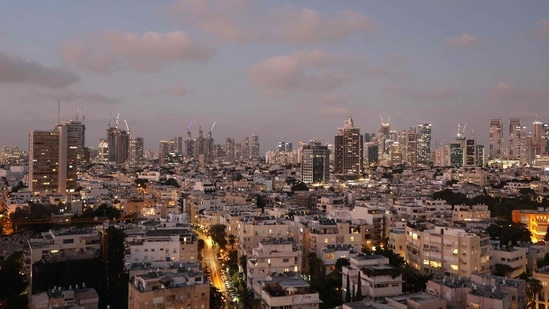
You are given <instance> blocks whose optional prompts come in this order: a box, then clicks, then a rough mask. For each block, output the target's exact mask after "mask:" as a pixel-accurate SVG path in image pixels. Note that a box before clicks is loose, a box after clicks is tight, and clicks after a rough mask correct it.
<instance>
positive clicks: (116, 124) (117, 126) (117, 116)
mask: <svg viewBox="0 0 549 309" xmlns="http://www.w3.org/2000/svg"><path fill="white" fill-rule="evenodd" d="M118 118H120V113H118V114H117V115H116V121H115V122H114V125H115V126H116V128H117V129H118V128H119V124H118Z"/></svg>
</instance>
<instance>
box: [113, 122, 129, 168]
mask: <svg viewBox="0 0 549 309" xmlns="http://www.w3.org/2000/svg"><path fill="white" fill-rule="evenodd" d="M129 153H130V133H129V132H128V131H125V130H119V131H118V135H117V140H116V164H124V163H125V162H126V161H127V160H128V156H129Z"/></svg>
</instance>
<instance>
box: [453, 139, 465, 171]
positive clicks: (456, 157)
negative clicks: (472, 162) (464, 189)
mask: <svg viewBox="0 0 549 309" xmlns="http://www.w3.org/2000/svg"><path fill="white" fill-rule="evenodd" d="M450 165H451V166H456V167H460V166H463V145H462V144H461V143H451V144H450Z"/></svg>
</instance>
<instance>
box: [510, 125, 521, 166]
mask: <svg viewBox="0 0 549 309" xmlns="http://www.w3.org/2000/svg"><path fill="white" fill-rule="evenodd" d="M522 132H523V131H522V126H521V125H520V119H519V118H511V119H509V150H508V154H507V158H508V159H509V160H516V159H520V140H521V138H522V134H523V133H522Z"/></svg>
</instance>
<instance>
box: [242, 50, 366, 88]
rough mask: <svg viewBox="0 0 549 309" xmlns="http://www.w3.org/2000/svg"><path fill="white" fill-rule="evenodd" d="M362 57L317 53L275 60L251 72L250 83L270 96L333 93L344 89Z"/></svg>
mask: <svg viewBox="0 0 549 309" xmlns="http://www.w3.org/2000/svg"><path fill="white" fill-rule="evenodd" d="M362 61H363V60H362V59H361V58H360V57H356V56H348V55H341V54H333V53H326V52H323V51H321V50H318V49H315V50H312V51H309V52H306V51H299V52H296V53H293V54H290V55H284V56H275V57H272V58H268V59H266V60H264V61H263V62H262V63H259V64H257V65H254V66H252V67H251V68H250V69H249V72H248V73H249V74H248V75H249V79H250V80H251V81H252V82H253V83H255V84H256V85H258V86H259V87H261V88H263V89H264V90H265V91H266V92H267V93H269V94H279V93H282V92H292V91H311V90H316V91H330V90H334V89H337V88H340V87H342V86H343V85H344V84H345V83H347V82H349V81H350V80H351V79H352V77H353V74H352V70H351V71H349V69H350V67H352V66H358V65H360V64H361V62H362Z"/></svg>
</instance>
